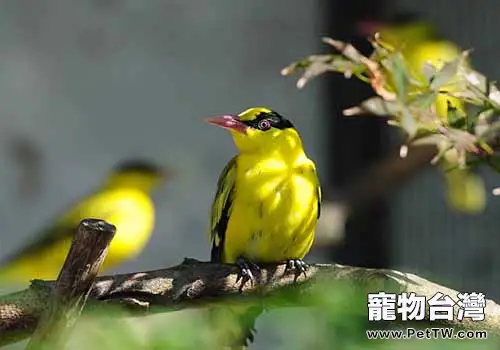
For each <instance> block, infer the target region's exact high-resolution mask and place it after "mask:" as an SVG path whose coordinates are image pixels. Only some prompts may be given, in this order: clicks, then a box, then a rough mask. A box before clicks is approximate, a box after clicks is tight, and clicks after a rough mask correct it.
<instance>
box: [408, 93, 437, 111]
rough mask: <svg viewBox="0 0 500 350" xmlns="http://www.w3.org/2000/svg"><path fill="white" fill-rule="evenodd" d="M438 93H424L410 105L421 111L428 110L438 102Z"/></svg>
mask: <svg viewBox="0 0 500 350" xmlns="http://www.w3.org/2000/svg"><path fill="white" fill-rule="evenodd" d="M437 95H438V93H437V92H436V91H429V92H424V93H422V94H419V95H417V96H416V97H415V98H413V99H412V100H411V101H410V103H409V105H410V106H414V107H418V108H421V109H428V108H430V107H431V106H432V104H434V103H435V102H436V98H437Z"/></svg>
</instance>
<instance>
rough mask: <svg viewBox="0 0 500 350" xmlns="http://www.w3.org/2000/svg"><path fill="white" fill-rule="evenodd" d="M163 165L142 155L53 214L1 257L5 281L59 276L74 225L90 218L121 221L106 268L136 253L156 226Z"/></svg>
mask: <svg viewBox="0 0 500 350" xmlns="http://www.w3.org/2000/svg"><path fill="white" fill-rule="evenodd" d="M164 178H165V176H164V172H163V170H162V169H160V168H159V167H157V166H156V165H154V164H152V163H150V162H146V161H143V160H130V161H126V162H123V163H121V164H119V165H118V166H116V167H115V168H114V170H113V172H112V173H111V174H110V176H109V177H108V179H107V181H106V182H105V184H104V185H103V186H102V187H101V188H100V189H99V190H98V191H96V192H95V193H94V194H92V195H90V196H89V197H87V198H85V199H83V200H82V201H81V202H79V203H77V204H76V205H74V206H73V207H72V208H71V209H69V210H68V211H67V212H66V213H64V214H63V215H62V216H60V217H59V218H58V219H56V220H54V222H53V224H52V225H51V226H50V227H48V228H46V229H45V230H44V231H43V232H41V233H40V234H39V235H38V236H36V237H35V240H34V241H33V242H32V243H31V244H29V245H27V246H26V247H24V248H23V249H21V250H20V251H19V252H17V253H15V254H13V255H11V256H8V257H6V258H4V259H2V261H1V262H0V283H25V282H28V281H30V280H32V279H35V278H38V279H50V280H53V279H56V278H57V276H58V274H59V271H60V269H61V267H62V265H63V263H64V260H65V258H66V255H67V253H68V251H69V247H70V245H71V241H72V238H73V234H74V232H75V228H76V227H77V226H78V224H79V223H80V221H81V220H83V219H85V218H96V219H102V220H106V221H108V222H110V223H112V224H113V225H115V226H116V228H117V231H116V234H115V237H114V238H113V240H112V242H111V244H110V247H109V251H108V255H107V257H106V259H105V261H104V264H103V270H105V269H109V268H112V267H115V266H117V265H119V264H121V263H122V262H124V261H126V260H129V259H132V258H134V257H135V256H137V255H138V254H139V253H140V252H141V251H142V249H143V248H144V247H145V245H146V244H147V242H148V241H149V238H150V237H151V234H152V232H153V229H154V224H155V207H154V203H153V201H152V199H151V197H150V193H151V192H152V191H153V190H154V189H155V188H157V187H159V185H160V184H161V183H162V182H163V180H164Z"/></svg>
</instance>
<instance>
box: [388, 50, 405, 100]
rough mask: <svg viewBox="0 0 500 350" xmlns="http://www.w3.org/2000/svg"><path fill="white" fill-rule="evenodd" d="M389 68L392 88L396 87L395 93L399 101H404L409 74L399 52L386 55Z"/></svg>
mask: <svg viewBox="0 0 500 350" xmlns="http://www.w3.org/2000/svg"><path fill="white" fill-rule="evenodd" d="M388 61H389V66H390V68H389V67H388V68H389V70H390V72H391V73H392V77H393V80H394V85H395V86H394V88H395V89H396V95H397V96H398V98H399V100H400V101H406V99H407V91H408V83H409V74H408V71H407V68H406V65H405V61H404V59H403V56H402V55H401V54H394V55H391V56H389V57H388Z"/></svg>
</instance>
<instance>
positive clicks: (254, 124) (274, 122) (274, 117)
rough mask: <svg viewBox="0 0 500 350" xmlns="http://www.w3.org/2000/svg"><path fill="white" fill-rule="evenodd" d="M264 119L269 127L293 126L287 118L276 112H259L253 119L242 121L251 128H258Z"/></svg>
mask: <svg viewBox="0 0 500 350" xmlns="http://www.w3.org/2000/svg"><path fill="white" fill-rule="evenodd" d="M264 119H266V120H268V121H269V122H270V123H271V127H274V128H276V129H286V128H293V124H292V123H291V122H290V121H289V120H288V119H285V118H283V117H282V116H280V115H279V114H278V113H276V112H267V113H266V112H261V113H259V114H258V115H257V116H256V117H255V118H254V119H253V120H246V121H244V122H243V123H244V124H246V125H248V126H249V127H251V128H254V129H259V123H260V122H261V121H262V120H264Z"/></svg>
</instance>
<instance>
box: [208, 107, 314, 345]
mask: <svg viewBox="0 0 500 350" xmlns="http://www.w3.org/2000/svg"><path fill="white" fill-rule="evenodd" d="M207 122H209V123H211V124H213V125H216V126H219V127H222V128H225V129H227V130H229V132H230V133H231V136H232V138H233V141H234V143H235V145H236V148H237V149H238V151H239V154H238V155H237V156H235V157H234V158H233V159H231V160H230V161H229V163H228V164H227V165H226V167H225V168H224V170H223V171H222V174H221V175H220V178H219V181H218V184H217V192H216V195H215V199H214V202H213V205H212V212H211V217H210V241H211V246H212V250H211V261H213V262H219V263H230V264H237V265H238V266H239V268H240V271H241V276H242V277H243V278H244V280H245V281H247V280H248V279H252V278H253V273H252V271H256V270H258V266H257V264H258V263H273V262H276V263H277V262H284V261H287V262H288V263H289V267H291V268H294V269H295V270H296V271H297V272H298V273H301V272H304V271H305V269H306V268H307V265H306V264H305V263H304V262H303V260H302V259H303V258H304V256H305V255H306V254H307V253H308V252H309V250H310V248H311V245H312V243H313V240H314V234H315V229H316V223H317V220H318V218H319V215H320V202H321V190H320V186H319V180H318V176H317V174H316V167H315V165H314V163H313V161H312V160H310V159H309V158H308V157H307V155H306V153H305V151H304V148H303V146H302V141H301V138H300V136H299V133H298V132H297V130H296V129H295V128H294V126H293V125H292V123H291V122H290V121H289V120H287V119H285V118H283V117H282V116H281V115H279V114H278V113H276V112H275V111H272V110H270V109H268V108H262V107H259V108H250V109H248V110H246V111H244V112H242V113H240V114H238V115H224V116H219V117H213V118H208V119H207ZM240 309H241V310H238V308H237V307H231V310H232V315H233V316H232V318H233V321H232V322H231V321H229V322H228V318H230V317H231V315H230V313H225V314H220V315H221V316H219V320H220V319H223V321H224V322H226V326H228V325H229V326H234V327H235V328H234V329H233V330H228V331H227V332H228V335H226V336H225V337H227V338H226V339H225V340H223V342H225V344H228V345H230V346H232V347H233V348H236V347H244V346H246V345H247V340H250V341H252V340H253V334H252V330H253V326H254V322H255V318H256V317H257V316H258V314H259V313H260V311H261V309H260V308H259V307H255V306H253V307H251V308H248V307H240ZM217 311H218V312H220V310H211V312H212V317H214V315H216V313H217ZM237 314H239V315H237ZM231 333H232V334H231Z"/></svg>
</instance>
